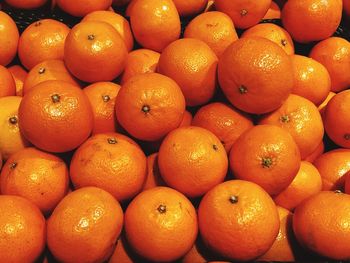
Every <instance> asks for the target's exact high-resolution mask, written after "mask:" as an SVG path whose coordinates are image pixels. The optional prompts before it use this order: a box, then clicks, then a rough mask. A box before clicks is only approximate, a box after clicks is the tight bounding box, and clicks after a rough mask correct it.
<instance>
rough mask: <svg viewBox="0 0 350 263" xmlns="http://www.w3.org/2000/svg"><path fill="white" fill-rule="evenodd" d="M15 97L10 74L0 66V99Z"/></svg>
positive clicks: (13, 81) (14, 88)
mask: <svg viewBox="0 0 350 263" xmlns="http://www.w3.org/2000/svg"><path fill="white" fill-rule="evenodd" d="M14 95H16V83H15V80H14V79H13V77H12V74H11V72H10V71H9V70H8V69H7V68H5V67H4V66H1V65H0V98H1V97H7V96H14Z"/></svg>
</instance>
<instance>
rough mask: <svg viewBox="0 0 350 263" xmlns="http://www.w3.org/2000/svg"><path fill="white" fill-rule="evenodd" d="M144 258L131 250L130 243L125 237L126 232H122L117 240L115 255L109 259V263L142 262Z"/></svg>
mask: <svg viewBox="0 0 350 263" xmlns="http://www.w3.org/2000/svg"><path fill="white" fill-rule="evenodd" d="M142 260H143V259H142V258H140V257H139V256H138V255H136V253H135V252H133V251H132V250H131V248H130V245H129V244H128V242H127V240H126V238H125V234H124V233H122V234H121V236H120V238H119V239H118V241H117V244H116V246H115V249H114V252H113V255H112V256H111V257H110V259H109V260H108V263H134V262H142Z"/></svg>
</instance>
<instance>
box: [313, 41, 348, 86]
mask: <svg viewBox="0 0 350 263" xmlns="http://www.w3.org/2000/svg"><path fill="white" fill-rule="evenodd" d="M310 57H311V58H313V59H315V60H317V61H318V62H320V63H321V64H323V66H325V67H326V68H327V70H328V72H329V75H330V76H331V83H332V86H331V91H333V92H339V91H342V90H344V89H347V88H348V87H350V74H349V71H350V42H349V41H347V40H346V39H344V38H340V37H330V38H328V39H326V40H323V41H321V42H319V43H317V44H316V45H315V46H314V47H313V48H312V49H311V52H310Z"/></svg>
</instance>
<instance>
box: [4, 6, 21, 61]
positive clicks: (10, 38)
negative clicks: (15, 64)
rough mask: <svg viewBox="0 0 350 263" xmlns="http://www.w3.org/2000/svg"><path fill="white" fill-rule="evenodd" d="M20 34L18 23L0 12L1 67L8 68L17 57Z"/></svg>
mask: <svg viewBox="0 0 350 263" xmlns="http://www.w3.org/2000/svg"><path fill="white" fill-rule="evenodd" d="M18 39H19V33H18V29H17V25H16V23H15V22H14V21H13V19H12V18H11V17H10V16H9V15H8V14H6V13H5V12H2V11H0V44H1V50H0V65H3V66H7V65H8V64H9V63H10V62H11V61H12V60H13V58H14V57H15V56H16V53H17V47H18Z"/></svg>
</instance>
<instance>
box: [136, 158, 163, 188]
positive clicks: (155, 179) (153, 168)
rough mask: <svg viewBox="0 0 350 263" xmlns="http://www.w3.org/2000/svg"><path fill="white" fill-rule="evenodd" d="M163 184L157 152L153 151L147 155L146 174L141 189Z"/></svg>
mask: <svg viewBox="0 0 350 263" xmlns="http://www.w3.org/2000/svg"><path fill="white" fill-rule="evenodd" d="M163 185H165V182H164V181H163V179H162V176H161V175H160V171H159V165H158V153H153V154H151V155H149V156H147V176H146V181H145V183H144V185H143V188H142V190H143V191H144V190H148V189H151V188H154V187H157V186H163Z"/></svg>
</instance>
